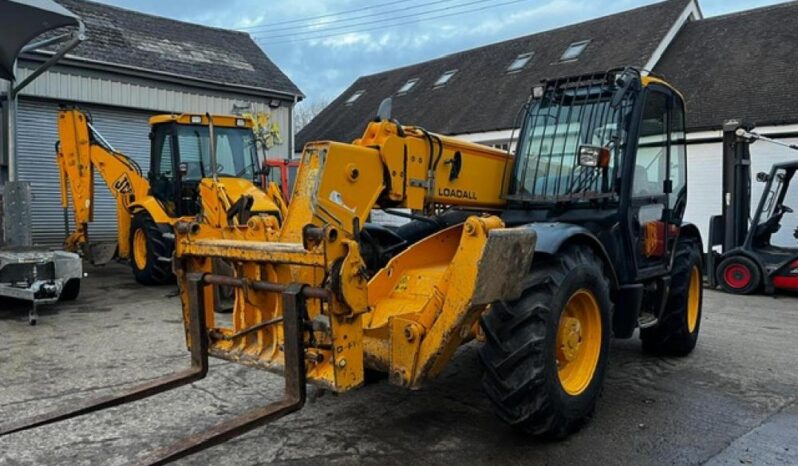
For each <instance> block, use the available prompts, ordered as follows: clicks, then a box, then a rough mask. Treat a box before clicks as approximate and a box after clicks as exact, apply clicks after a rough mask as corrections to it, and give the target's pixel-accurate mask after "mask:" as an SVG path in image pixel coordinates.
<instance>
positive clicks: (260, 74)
mask: <svg viewBox="0 0 798 466" xmlns="http://www.w3.org/2000/svg"><path fill="white" fill-rule="evenodd" d="M56 1H57V2H58V3H60V4H61V5H62V6H64V7H65V8H67V9H68V10H70V11H72V12H73V13H75V14H76V15H78V16H79V17H80V18H81V19H82V20H83V22H84V23H85V25H86V40H85V41H84V42H83V43H81V44H80V45H79V46H78V47H77V48H76V49H74V50H73V51H72V52H70V54H71V55H72V56H75V57H78V58H84V59H89V60H95V61H99V62H103V63H107V64H111V65H122V66H127V67H134V68H139V69H144V70H149V71H156V72H163V73H169V74H173V75H178V76H183V77H188V78H194V79H198V80H203V81H209V82H214V83H221V84H232V85H239V86H247V87H252V88H257V89H262V90H269V91H275V92H277V93H281V94H289V95H298V96H302V92H301V91H300V90H299V88H297V86H296V85H295V84H294V83H293V82H291V80H290V79H289V78H288V77H287V76H286V75H285V74H284V73H283V72H282V71H281V70H280V69H279V68H278V67H277V66H276V65H275V64H274V63H273V62H272V61H271V60H269V57H267V56H266V54H265V53H264V52H263V51H262V50H261V49H260V48H259V47H258V46H257V45H256V44H255V42H254V41H253V40H252V38H251V37H250V36H249V34H246V33H243V32H238V31H231V30H225V29H218V28H211V27H207V26H201V25H198V24H191V23H186V22H182V21H176V20H172V19H167V18H163V17H159V16H152V15H147V14H143V13H138V12H135V11H131V10H126V9H123V8H118V7H115V6H110V5H105V4H101V3H96V2H90V1H86V0H56Z"/></svg>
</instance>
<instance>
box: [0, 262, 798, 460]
mask: <svg viewBox="0 0 798 466" xmlns="http://www.w3.org/2000/svg"><path fill="white" fill-rule="evenodd" d="M88 272H89V278H88V279H87V280H85V281H84V289H83V292H82V293H81V296H80V298H78V300H77V301H75V302H74V303H64V304H63V305H58V306H53V307H49V308H48V307H45V308H43V309H42V310H41V311H40V320H39V325H38V326H36V327H29V326H28V325H27V321H26V315H27V311H26V308H25V306H24V305H23V304H21V303H17V302H12V301H0V374H2V376H0V423H4V422H7V421H10V420H15V419H19V418H22V417H26V416H29V415H32V414H38V413H43V412H46V411H49V410H52V409H56V408H60V407H63V406H67V405H69V403H70V402H72V401H74V400H80V399H84V398H87V397H94V396H98V395H105V394H111V393H113V392H114V390H116V389H119V388H120V387H125V386H129V385H131V384H133V383H134V382H137V381H142V380H146V379H152V378H155V377H157V376H159V375H161V374H164V373H167V372H170V371H173V370H176V369H180V368H183V367H185V366H186V365H187V364H188V354H187V352H186V351H185V348H184V343H183V330H182V323H181V320H180V303H179V298H178V297H177V296H175V290H174V288H173V287H154V288H144V287H140V286H138V285H136V284H135V283H134V282H133V280H132V277H131V276H130V273H129V271H128V269H127V267H125V266H123V265H111V266H107V267H104V268H89V270H88ZM479 379H480V367H479V361H478V360H477V355H476V348H475V347H474V346H473V345H469V346H466V347H465V348H463V349H462V350H461V351H460V353H459V354H458V356H457V358H456V359H455V361H453V362H452V364H450V366H449V368H448V369H447V370H446V372H445V373H444V374H443V375H442V376H441V377H440V378H439V379H438V380H437V381H436V382H434V383H432V384H431V385H430V386H428V387H427V388H425V389H424V390H420V391H414V392H410V391H407V390H404V389H402V388H398V387H393V386H391V385H389V384H387V383H385V382H381V383H377V384H372V385H368V386H366V387H364V388H362V389H360V390H357V391H355V392H352V393H347V394H344V395H334V394H330V393H326V392H323V391H319V390H316V389H314V388H311V389H310V391H309V394H310V400H309V402H308V404H307V405H306V406H305V408H304V409H303V410H302V411H300V412H298V413H296V414H293V415H291V416H288V417H286V418H283V419H281V420H279V421H277V422H275V423H273V424H271V425H269V426H266V427H263V428H260V429H257V430H255V431H252V432H250V433H248V434H246V435H244V436H242V437H239V438H237V439H234V440H232V441H229V442H227V443H225V444H222V445H220V446H217V447H214V448H212V449H209V450H206V451H204V452H201V453H198V454H196V455H194V456H191V457H189V458H188V459H185V460H183V461H182V462H181V463H180V464H212V463H215V464H278V465H282V464H286V465H287V464H313V465H323V464H380V465H386V464H388V465H391V464H411V463H424V464H432V465H437V464H440V465H447V466H451V465H452V464H485V465H488V464H491V465H493V464H519V465H520V464H524V465H534V464H560V463H565V462H569V463H575V464H602V465H610V464H637V465H646V464H652V465H653V464H656V465H662V464H698V463H702V464H703V463H707V464H712V465H740V464H749V463H751V464H764V465H782V464H784V465H786V464H793V465H795V464H798V297H789V296H779V297H775V298H774V297H762V296H757V297H739V296H730V295H726V294H722V293H719V292H714V291H707V292H706V294H705V301H704V321H703V324H702V328H701V337H700V339H699V343H698V347H697V349H696V351H695V352H694V353H693V355H691V356H690V357H687V358H682V359H663V358H655V357H650V356H644V355H642V354H641V352H640V345H639V342H638V340H636V339H633V340H625V341H617V342H614V343H613V345H612V352H611V355H610V368H609V372H608V377H607V380H606V386H605V390H604V394H603V397H602V399H601V400H600V402H599V406H598V409H597V411H596V414H595V417H594V419H593V421H592V422H591V423H590V424H589V425H588V426H587V427H586V428H585V429H583V430H582V431H581V432H579V433H578V434H576V435H574V436H572V437H570V438H569V439H567V440H565V441H562V442H546V441H542V440H534V439H529V438H526V437H524V436H522V435H519V434H517V433H515V432H514V431H512V430H511V429H510V428H508V427H507V426H505V425H504V424H502V423H501V422H500V421H499V420H498V419H497V418H496V417H494V416H493V415H492V414H491V412H490V406H489V404H488V402H487V400H486V399H485V397H484V396H483V394H482V393H481V390H480V384H479ZM281 389H282V379H281V378H280V377H277V376H274V375H271V374H268V373H265V372H262V371H259V370H255V369H248V368H245V367H243V366H238V365H235V364H230V363H226V362H221V361H213V362H212V366H211V372H210V375H209V376H208V377H207V378H206V379H204V380H202V381H200V382H198V383H194V384H192V385H189V386H186V387H182V388H179V389H176V390H173V391H170V392H167V393H165V394H161V395H158V396H155V397H153V398H150V399H147V400H143V401H138V402H135V403H132V404H128V405H125V406H121V407H117V408H113V409H109V410H106V411H103V412H100V413H96V414H92V415H88V416H84V417H81V418H77V419H73V420H70V421H65V422H60V423H57V424H53V425H50V426H47V427H41V428H38V429H34V430H31V431H27V432H21V433H17V434H13V435H9V436H6V437H4V438H2V439H0V464H2V465H17V464H36V465H39V464H70V465H79V464H109V465H115V464H125V463H127V462H129V461H134V460H136V459H137V458H140V457H142V456H143V455H145V454H146V453H147V452H148V451H150V450H152V449H154V448H157V447H159V446H165V445H168V444H171V443H172V442H174V441H176V440H179V439H180V438H182V437H184V436H186V435H188V434H190V433H194V432H199V431H202V430H204V429H206V428H208V427H209V426H211V425H212V424H214V423H216V422H219V421H220V420H222V419H225V418H228V417H230V416H232V415H235V414H237V413H241V412H243V411H245V410H246V409H248V408H252V407H256V406H259V405H262V404H265V403H267V402H268V401H270V400H273V399H275V398H276V397H279V396H280V394H281Z"/></svg>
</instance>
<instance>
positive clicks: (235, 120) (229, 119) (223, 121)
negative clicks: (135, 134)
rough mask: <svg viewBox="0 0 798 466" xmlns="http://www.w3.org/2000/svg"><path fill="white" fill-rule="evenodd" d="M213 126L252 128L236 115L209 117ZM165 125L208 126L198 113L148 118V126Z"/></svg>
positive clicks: (250, 121)
mask: <svg viewBox="0 0 798 466" xmlns="http://www.w3.org/2000/svg"><path fill="white" fill-rule="evenodd" d="M211 118H212V119H213V125H214V126H219V127H224V128H252V126H253V125H252V120H250V119H249V118H244V117H240V116H236V115H211ZM165 123H177V124H179V125H197V126H208V117H207V116H205V115H201V114H199V113H181V114H179V115H177V114H167V115H155V116H153V117H150V126H155V125H161V124H165Z"/></svg>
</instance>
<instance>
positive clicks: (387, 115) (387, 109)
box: [377, 97, 393, 121]
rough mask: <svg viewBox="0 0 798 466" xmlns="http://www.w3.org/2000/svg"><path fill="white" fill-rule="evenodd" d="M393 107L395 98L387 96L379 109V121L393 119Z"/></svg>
mask: <svg viewBox="0 0 798 466" xmlns="http://www.w3.org/2000/svg"><path fill="white" fill-rule="evenodd" d="M392 108H393V99H392V98H390V97H386V98H384V99H383V100H382V102H380V107H379V108H378V109H377V121H388V120H390V119H391V109H392Z"/></svg>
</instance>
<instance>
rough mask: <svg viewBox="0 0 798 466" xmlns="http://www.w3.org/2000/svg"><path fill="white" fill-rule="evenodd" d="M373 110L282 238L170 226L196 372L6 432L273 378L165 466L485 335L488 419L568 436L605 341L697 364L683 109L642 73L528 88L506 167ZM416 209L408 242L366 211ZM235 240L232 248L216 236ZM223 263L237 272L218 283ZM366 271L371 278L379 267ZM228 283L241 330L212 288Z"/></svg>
mask: <svg viewBox="0 0 798 466" xmlns="http://www.w3.org/2000/svg"><path fill="white" fill-rule="evenodd" d="M389 108H390V103H389V102H385V103H384V105H383V106H381V109H380V112H379V116H378V118H377V119H376V120H375V121H374V122H372V123H369V125H368V126H367V128H366V130H365V133H364V134H363V137H362V138H360V139H358V140H355V141H354V142H353V143H351V144H346V143H340V142H333V141H319V142H312V143H309V144H307V145H306V146H305V148H304V152H303V155H302V160H301V165H300V169H299V174H298V176H297V179H296V185H295V186H294V191H293V196H292V198H291V203H290V205H289V208H288V213H287V215H286V217H285V221H284V222H283V224H282V226H281V227H280V228H268V227H267V228H264V227H265V225H263V224H262V223H261V222H260V221H259V220H258V218H256V217H254V218H253V219H251V220H250V222H249V223H248V224H247V226H246V227H245V228H244V227H242V228H237V229H235V230H231V231H228V230H219V229H213V228H209V227H208V226H207V225H204V224H202V223H199V222H191V221H179V222H178V223H177V224H176V261H177V262H176V271H177V274H178V279H179V281H180V284H181V291H182V302H183V317H184V322H185V331H186V341H187V344H188V347H189V349H190V351H191V355H192V366H191V368H189V369H187V370H185V371H183V372H180V373H177V374H174V375H171V376H166V377H164V378H162V379H160V380H156V381H153V382H150V383H148V384H145V385H143V386H140V387H136V388H133V389H130V390H128V391H127V392H126V393H124V394H122V395H121V396H119V397H114V398H105V399H101V400H95V401H89V402H87V403H86V404H84V405H81V406H77V407H71V408H68V409H64V410H62V411H60V412H57V413H53V414H52V415H50V416H43V417H41V418H37V419H33V420H28V421H22V422H19V423H15V424H14V425H10V426H7V427H5V428H4V429H2V431H1V432H2V433H3V434H8V433H10V432H15V431H19V430H22V429H27V428H31V427H35V426H37V425H42V424H47V423H50V422H54V421H58V420H60V419H66V418H69V417H73V416H76V415H80V414H84V413H87V412H91V411H94V410H97V409H100V408H103V407H107V406H113V405H117V404H120V403H123V402H125V401H130V400H133V399H139V398H143V397H146V396H150V395H152V394H155V393H158V392H161V391H164V390H167V389H170V388H173V387H175V386H178V385H181V384H185V383H189V382H191V381H194V380H197V379H199V378H202V377H204V376H205V375H206V373H207V371H208V356H214V357H218V358H222V359H227V360H230V361H235V362H238V363H241V364H244V365H248V366H252V367H258V368H263V369H267V370H272V371H276V372H278V373H282V374H283V375H284V377H285V382H286V392H285V397H284V398H283V399H282V400H280V401H276V402H274V403H272V404H269V405H266V406H264V407H263V408H258V409H255V410H252V411H249V412H247V413H245V414H243V415H242V416H240V417H236V418H233V419H230V420H228V421H225V422H223V423H221V424H218V425H217V426H215V427H213V428H212V429H211V430H209V431H207V432H203V433H200V434H197V435H195V436H193V437H190V438H187V439H186V440H184V441H182V442H180V443H177V444H175V445H173V446H171V447H168V448H165V449H163V450H160V451H157V452H155V453H154V454H153V455H152V456H149V457H147V458H145V459H144V462H148V463H160V462H168V461H171V460H174V459H176V458H180V457H183V456H185V455H187V454H190V453H192V452H196V451H198V450H201V449H203V448H207V447H209V446H211V445H215V444H218V443H220V442H223V441H225V440H226V439H229V438H231V437H234V436H236V435H240V434H241V433H243V432H245V431H247V430H250V429H252V428H254V427H257V426H259V425H262V424H264V423H266V422H268V421H270V420H273V419H275V418H278V417H280V416H282V415H285V414H287V413H290V412H292V411H294V410H297V409H299V408H301V407H302V405H303V404H304V401H305V383H306V381H310V382H312V383H314V384H317V385H319V386H321V387H325V388H327V389H330V390H334V391H337V392H345V391H348V390H353V389H355V388H357V387H359V386H361V385H362V384H363V383H364V373H365V370H366V369H371V370H376V371H381V372H385V373H387V374H388V375H389V380H390V382H391V383H393V384H397V385H401V386H404V387H408V388H411V389H414V388H419V387H421V386H423V385H424V384H425V383H426V382H427V381H429V380H430V379H432V378H434V377H435V376H436V375H438V374H440V373H441V371H443V370H444V368H445V367H446V365H447V363H448V361H449V360H450V358H451V357H452V356H453V354H454V353H455V350H456V349H457V348H458V347H459V346H461V345H462V344H464V343H466V342H468V341H471V340H473V339H475V338H476V339H477V340H480V341H482V343H481V346H480V348H479V355H480V359H481V361H482V363H483V365H484V367H485V373H484V379H483V385H484V389H485V392H486V394H487V395H488V397H489V398H490V400H491V401H492V402H493V404H494V406H495V408H496V412H497V413H498V415H499V416H500V417H501V418H502V419H504V420H505V421H507V422H508V423H510V424H512V425H514V426H516V427H517V428H519V429H521V430H524V431H526V432H528V433H531V434H545V435H550V436H554V437H562V436H565V435H568V434H569V433H572V432H574V431H576V430H577V429H578V428H579V427H580V426H581V425H582V424H583V423H584V422H585V421H586V420H587V419H588V418H589V417H590V415H591V413H592V412H593V410H594V407H595V405H596V401H597V399H598V396H599V394H600V392H601V388H602V384H603V380H604V376H605V372H606V369H607V358H608V353H609V342H610V338H611V337H612V336H615V337H618V338H630V337H631V336H632V335H633V332H634V330H635V329H636V328H640V338H641V339H642V341H643V347H644V349H646V350H648V351H651V352H655V353H658V354H666V355H686V354H688V353H690V352H691V351H692V350H693V348H694V347H695V345H696V339H697V338H698V333H699V327H700V319H701V300H702V288H701V275H702V270H701V268H702V264H701V239H700V237H699V233H698V229H697V228H696V227H695V226H693V225H690V224H687V223H684V222H683V221H682V214H683V213H684V209H685V204H686V202H687V188H686V186H687V185H686V173H687V170H686V168H687V166H686V163H687V159H686V154H685V144H684V108H683V104H682V98H681V96H680V95H679V93H678V92H676V91H675V90H674V89H673V88H672V87H671V86H669V85H668V84H666V83H665V82H664V81H662V80H660V79H658V78H655V77H652V76H641V75H640V73H639V72H638V71H637V70H635V69H631V68H627V69H620V70H612V71H610V72H602V73H596V74H590V75H584V76H575V77H569V78H564V79H555V80H550V81H546V82H544V83H543V84H542V85H540V86H535V87H534V89H533V92H532V95H531V97H530V99H529V102H528V104H527V105H526V106H525V107H524V108H523V110H522V111H523V115H524V119H523V125H522V128H521V132H520V137H519V141H518V148H517V151H516V153H515V155H513V154H510V153H505V152H501V151H498V150H495V149H491V148H488V147H484V146H480V145H477V144H472V143H469V142H465V141H462V140H458V139H456V138H452V137H447V136H442V135H438V134H434V133H430V132H428V131H426V130H425V129H423V128H420V127H414V126H402V125H400V124H399V123H397V122H396V121H395V120H393V119H391V118H390V110H389ZM375 206H379V207H381V208H390V207H402V208H409V209H412V211H413V212H415V213H414V214H413V216H414V217H415V218H416V219H415V220H414V221H413V222H410V223H409V224H407V225H404V226H403V227H401V228H399V229H396V230H387V229H383V228H379V227H376V226H373V225H370V224H368V223H366V221H367V219H368V217H369V213H370V212H371V209H372V208H374V207H375ZM223 233H224V234H223ZM212 259H224V260H226V261H228V262H230V263H232V264H233V266H234V268H235V272H236V273H235V276H234V277H229V276H220V275H216V274H213V273H212V271H211V262H212ZM367 264H371V267H370V266H368V265H367ZM210 285H227V286H233V287H236V300H235V308H234V311H233V316H232V317H233V319H232V322H233V324H232V327H230V328H223V327H219V326H218V325H217V323H216V322H215V320H214V319H215V315H214V312H213V307H212V305H211V303H212V301H213V293H214V288H213V287H212V286H210Z"/></svg>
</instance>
